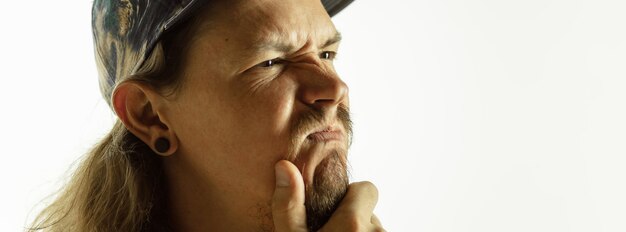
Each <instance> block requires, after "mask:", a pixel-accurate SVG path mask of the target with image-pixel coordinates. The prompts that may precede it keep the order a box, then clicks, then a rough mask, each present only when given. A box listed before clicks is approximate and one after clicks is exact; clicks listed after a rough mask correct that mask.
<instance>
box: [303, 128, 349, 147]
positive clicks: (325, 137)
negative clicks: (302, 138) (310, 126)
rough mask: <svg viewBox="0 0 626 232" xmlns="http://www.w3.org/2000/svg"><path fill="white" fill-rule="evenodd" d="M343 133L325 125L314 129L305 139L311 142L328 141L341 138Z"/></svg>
mask: <svg viewBox="0 0 626 232" xmlns="http://www.w3.org/2000/svg"><path fill="white" fill-rule="evenodd" d="M343 137H344V136H343V133H342V132H341V131H340V130H336V129H334V128H333V127H331V126H328V127H325V128H324V129H321V130H314V131H313V132H311V133H310V134H309V135H308V136H307V137H306V139H307V140H309V141H312V142H318V143H319V142H329V141H333V140H335V141H341V140H343Z"/></svg>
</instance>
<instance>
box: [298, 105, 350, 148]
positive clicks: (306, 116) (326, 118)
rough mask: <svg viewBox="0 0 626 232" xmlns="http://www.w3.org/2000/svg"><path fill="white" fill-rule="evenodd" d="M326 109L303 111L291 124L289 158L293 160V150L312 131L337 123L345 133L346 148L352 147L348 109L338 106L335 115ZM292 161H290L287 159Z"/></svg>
mask: <svg viewBox="0 0 626 232" xmlns="http://www.w3.org/2000/svg"><path fill="white" fill-rule="evenodd" d="M329 111H330V110H328V108H319V109H318V108H313V109H311V110H309V111H305V112H304V113H302V115H301V116H300V117H299V118H298V119H296V120H294V122H293V123H292V126H291V128H292V134H291V138H292V146H291V147H292V149H290V150H291V151H290V152H289V158H295V150H294V149H295V148H297V147H298V144H299V142H300V140H301V139H302V138H303V137H306V136H307V135H308V134H307V133H309V132H311V131H312V130H314V129H316V128H320V127H323V126H328V125H331V124H334V123H335V121H336V122H338V123H339V124H340V125H341V126H343V129H344V131H345V133H346V138H347V140H348V146H350V145H352V135H353V131H352V119H351V118H350V109H348V107H347V106H345V105H343V104H340V105H338V106H337V110H336V115H332V114H331V113H329ZM288 160H292V159H288Z"/></svg>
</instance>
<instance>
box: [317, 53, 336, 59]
mask: <svg viewBox="0 0 626 232" xmlns="http://www.w3.org/2000/svg"><path fill="white" fill-rule="evenodd" d="M336 56H337V53H336V52H333V51H324V52H322V53H320V58H322V59H324V60H334V59H335V57H336Z"/></svg>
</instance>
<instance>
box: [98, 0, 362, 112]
mask: <svg viewBox="0 0 626 232" xmlns="http://www.w3.org/2000/svg"><path fill="white" fill-rule="evenodd" d="M352 1H353V0H322V4H323V5H324V8H326V11H327V12H328V14H329V15H330V16H331V17H332V16H334V15H335V14H337V13H339V11H341V10H342V9H343V8H345V7H346V6H348V5H349V4H350V3H351V2H352ZM206 2H208V0H94V3H93V8H92V30H93V38H94V49H95V54H96V63H97V65H98V72H99V73H100V74H99V75H100V77H99V78H100V79H99V80H100V91H101V93H102V96H103V97H104V99H105V100H106V101H107V103H108V104H109V106H111V94H112V92H113V88H114V87H115V84H116V81H118V79H119V78H120V77H124V76H127V75H131V74H134V73H135V72H137V70H138V69H139V68H140V67H141V65H142V64H143V62H144V60H146V59H147V58H148V56H149V55H150V52H151V51H152V49H153V48H154V46H155V45H156V43H157V41H158V40H159V38H160V37H161V36H162V34H163V33H165V32H166V31H168V30H171V28H172V27H174V26H175V25H176V24H177V23H178V22H181V21H182V20H183V19H185V18H186V17H187V16H189V15H191V14H193V11H194V10H196V9H198V8H200V6H201V5H202V4H204V3H206Z"/></svg>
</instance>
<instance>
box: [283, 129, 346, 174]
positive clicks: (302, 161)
mask: <svg viewBox="0 0 626 232" xmlns="http://www.w3.org/2000/svg"><path fill="white" fill-rule="evenodd" d="M345 140H346V135H344V132H343V130H341V128H339V127H334V126H320V127H317V128H315V129H312V130H310V132H309V133H308V135H307V136H306V138H305V139H304V144H303V145H304V146H303V150H301V152H302V153H300V154H299V155H298V156H297V157H298V158H297V159H296V160H295V163H296V166H298V169H300V172H301V173H302V176H303V178H304V182H305V184H310V183H312V181H313V176H314V173H315V170H316V168H317V166H318V165H319V164H320V163H321V162H322V161H323V160H324V159H326V158H328V156H329V155H331V154H333V153H337V152H338V153H339V154H341V155H345V152H344V150H346V148H345V144H344V141H345Z"/></svg>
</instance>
